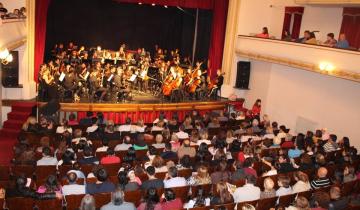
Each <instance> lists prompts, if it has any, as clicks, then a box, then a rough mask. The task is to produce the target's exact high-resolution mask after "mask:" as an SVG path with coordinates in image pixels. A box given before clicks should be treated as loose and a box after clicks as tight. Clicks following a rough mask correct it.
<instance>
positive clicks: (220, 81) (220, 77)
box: [216, 69, 224, 96]
mask: <svg viewBox="0 0 360 210" xmlns="http://www.w3.org/2000/svg"><path fill="white" fill-rule="evenodd" d="M216 75H217V79H216V87H217V93H219V94H220V96H221V87H222V85H223V84H224V74H223V73H221V70H220V69H218V70H217V71H216ZM217 93H216V95H217Z"/></svg>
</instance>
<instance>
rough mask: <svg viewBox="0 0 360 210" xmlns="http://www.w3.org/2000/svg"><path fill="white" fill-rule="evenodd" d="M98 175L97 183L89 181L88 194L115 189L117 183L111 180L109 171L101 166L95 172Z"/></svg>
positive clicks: (86, 190) (87, 185)
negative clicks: (109, 179)
mask: <svg viewBox="0 0 360 210" xmlns="http://www.w3.org/2000/svg"><path fill="white" fill-rule="evenodd" d="M94 175H95V176H96V179H97V181H96V183H87V184H86V189H85V192H86V193H88V194H95V193H105V192H112V191H114V190H115V185H114V184H113V183H111V182H109V181H108V180H107V179H108V173H107V171H106V170H105V169H104V168H100V169H99V170H97V171H96V172H95V174H94Z"/></svg>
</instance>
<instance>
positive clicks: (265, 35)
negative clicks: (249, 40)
mask: <svg viewBox="0 0 360 210" xmlns="http://www.w3.org/2000/svg"><path fill="white" fill-rule="evenodd" d="M256 37H259V38H269V30H268V28H267V27H263V28H262V32H261V33H260V34H256Z"/></svg>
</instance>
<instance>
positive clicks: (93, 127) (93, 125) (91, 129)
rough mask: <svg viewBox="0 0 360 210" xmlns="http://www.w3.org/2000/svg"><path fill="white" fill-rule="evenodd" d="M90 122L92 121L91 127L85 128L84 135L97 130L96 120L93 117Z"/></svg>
mask: <svg viewBox="0 0 360 210" xmlns="http://www.w3.org/2000/svg"><path fill="white" fill-rule="evenodd" d="M91 120H92V125H91V126H90V127H87V128H86V133H92V132H95V131H96V130H97V129H98V128H99V126H98V125H97V124H96V123H97V118H96V117H93V118H91Z"/></svg>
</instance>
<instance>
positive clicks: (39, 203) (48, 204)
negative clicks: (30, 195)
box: [34, 199, 62, 210]
mask: <svg viewBox="0 0 360 210" xmlns="http://www.w3.org/2000/svg"><path fill="white" fill-rule="evenodd" d="M34 208H35V209H36V208H37V209H38V210H49V209H51V210H62V201H61V200H59V199H51V200H35V204H34Z"/></svg>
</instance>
